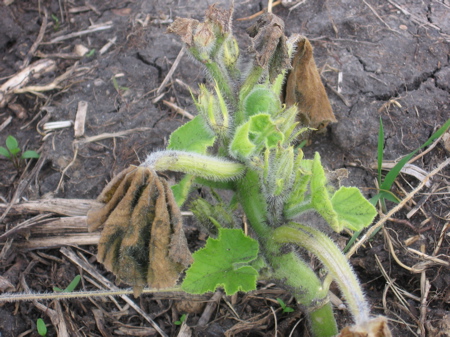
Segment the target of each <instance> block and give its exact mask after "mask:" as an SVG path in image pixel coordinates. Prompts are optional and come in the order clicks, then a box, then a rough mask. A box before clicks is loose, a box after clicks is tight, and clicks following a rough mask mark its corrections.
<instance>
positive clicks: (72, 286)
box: [53, 275, 81, 293]
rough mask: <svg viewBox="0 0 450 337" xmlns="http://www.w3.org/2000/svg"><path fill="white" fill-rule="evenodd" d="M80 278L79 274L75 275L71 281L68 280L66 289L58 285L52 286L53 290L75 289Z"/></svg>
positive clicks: (66, 290)
mask: <svg viewBox="0 0 450 337" xmlns="http://www.w3.org/2000/svg"><path fill="white" fill-rule="evenodd" d="M80 280H81V276H80V275H77V276H75V277H74V278H73V280H72V282H70V284H69V285H68V286H67V288H66V289H64V290H63V289H61V288H59V287H53V291H54V292H58V293H70V292H72V291H74V290H75V288H76V287H77V285H78V283H80Z"/></svg>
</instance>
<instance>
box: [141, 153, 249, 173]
mask: <svg viewBox="0 0 450 337" xmlns="http://www.w3.org/2000/svg"><path fill="white" fill-rule="evenodd" d="M141 166H145V167H150V168H152V169H154V170H155V171H166V170H170V171H175V172H182V173H187V174H192V175H195V176H198V177H201V178H205V179H209V180H213V181H227V180H234V179H237V178H239V177H240V176H242V174H243V173H244V171H245V166H244V165H243V164H241V163H238V162H232V161H230V160H227V159H221V158H216V157H209V156H204V155H201V154H198V153H195V152H185V151H171V150H169V151H160V152H154V153H152V154H151V155H149V156H148V157H147V159H146V160H145V162H143V163H142V164H141Z"/></svg>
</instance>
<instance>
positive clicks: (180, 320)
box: [173, 314, 187, 325]
mask: <svg viewBox="0 0 450 337" xmlns="http://www.w3.org/2000/svg"><path fill="white" fill-rule="evenodd" d="M186 318H187V316H186V314H183V315H181V317H180V319H179V320H178V321H175V322H173V324H175V325H181V324H183V322H184V321H185V320H186Z"/></svg>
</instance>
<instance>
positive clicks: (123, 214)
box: [87, 166, 192, 296]
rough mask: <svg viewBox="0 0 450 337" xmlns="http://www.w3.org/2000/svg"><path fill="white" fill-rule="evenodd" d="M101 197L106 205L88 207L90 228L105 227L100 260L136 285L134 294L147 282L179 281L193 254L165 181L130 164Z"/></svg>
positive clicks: (168, 283) (167, 284)
mask: <svg viewBox="0 0 450 337" xmlns="http://www.w3.org/2000/svg"><path fill="white" fill-rule="evenodd" d="M97 201H99V202H100V203H103V204H104V206H103V207H101V208H96V209H92V210H91V211H89V213H88V218H87V223H88V226H89V230H90V231H93V230H96V229H98V228H99V227H100V226H102V225H103V226H104V228H103V231H102V235H101V238H100V241H99V244H98V255H97V258H98V261H99V262H101V263H103V264H104V265H105V267H106V269H108V270H109V271H112V272H113V273H114V274H115V275H116V276H117V277H118V278H119V279H120V280H122V281H124V282H125V283H128V284H130V285H132V286H133V288H134V293H135V295H136V296H137V295H139V294H140V293H141V292H142V288H143V287H144V286H145V285H147V284H148V285H149V286H150V287H154V288H167V287H171V286H173V285H175V283H176V281H177V279H178V277H179V274H180V273H181V271H183V269H184V268H185V267H187V266H188V265H189V264H190V263H191V262H192V257H191V254H190V252H189V250H188V248H187V242H186V238H185V236H184V232H183V228H182V221H181V213H180V210H179V208H178V206H177V205H176V203H175V200H174V197H173V194H172V191H171V189H170V187H169V185H168V184H167V182H166V181H165V180H164V179H162V178H160V177H159V176H158V175H157V174H156V173H155V172H154V171H152V170H151V169H149V168H145V167H134V166H132V167H129V168H128V169H125V170H124V171H122V172H120V173H119V174H118V175H117V176H116V177H115V178H114V179H113V180H112V181H111V182H110V183H109V184H108V185H107V186H106V187H105V189H104V190H103V192H102V193H101V194H100V196H99V197H98V199H97Z"/></svg>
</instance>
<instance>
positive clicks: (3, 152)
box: [0, 146, 11, 158]
mask: <svg viewBox="0 0 450 337" xmlns="http://www.w3.org/2000/svg"><path fill="white" fill-rule="evenodd" d="M0 155H2V156H4V157H6V158H11V155H10V153H9V151H8V150H7V149H6V148H4V147H3V146H0Z"/></svg>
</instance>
